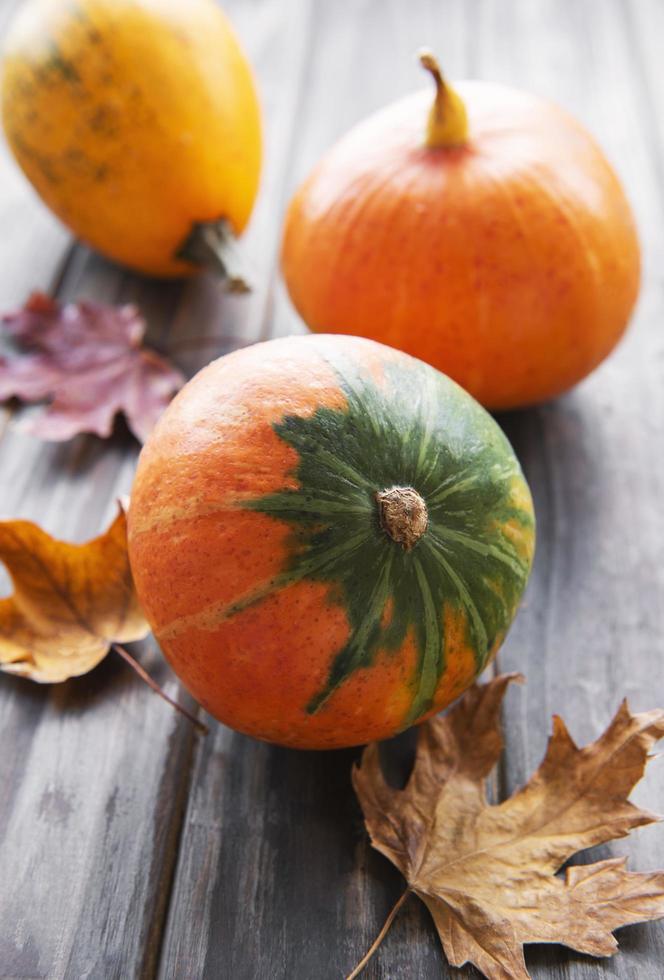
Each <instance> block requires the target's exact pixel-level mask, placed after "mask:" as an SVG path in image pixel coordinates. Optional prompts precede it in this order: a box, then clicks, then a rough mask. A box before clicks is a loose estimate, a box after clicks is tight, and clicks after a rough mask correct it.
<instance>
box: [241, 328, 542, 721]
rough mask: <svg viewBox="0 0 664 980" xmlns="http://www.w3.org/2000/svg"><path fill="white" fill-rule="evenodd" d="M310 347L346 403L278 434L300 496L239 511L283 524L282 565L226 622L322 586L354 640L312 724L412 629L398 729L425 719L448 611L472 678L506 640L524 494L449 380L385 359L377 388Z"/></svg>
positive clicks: (488, 422)
mask: <svg viewBox="0 0 664 980" xmlns="http://www.w3.org/2000/svg"><path fill="white" fill-rule="evenodd" d="M330 341H331V342H330ZM315 343H316V348H317V350H318V351H319V353H321V354H322V356H323V357H324V358H325V360H326V361H327V362H328V363H329V364H330V365H331V366H332V367H333V369H334V371H335V372H336V374H337V376H338V378H339V384H340V387H341V388H342V390H343V391H344V393H345V396H346V399H347V403H346V406H345V407H344V408H342V409H337V408H326V407H324V408H319V409H318V410H317V411H316V412H315V413H314V414H313V415H310V416H308V417H299V416H296V415H289V416H286V417H284V418H283V419H282V420H281V421H280V422H278V423H277V424H276V425H275V430H276V432H277V434H278V436H279V437H280V438H281V439H283V440H284V441H285V442H286V443H288V445H289V446H291V447H292V448H293V449H294V450H296V452H297V453H298V457H299V461H298V464H297V468H296V472H295V475H296V477H297V481H298V483H299V488H298V489H297V490H290V489H287V490H284V491H283V492H280V493H273V494H269V495H266V496H262V497H260V498H257V499H254V500H252V501H250V502H248V503H245V504H244V505H243V506H245V507H249V508H251V509H253V510H256V511H260V512H262V513H264V514H269V515H271V516H272V517H274V518H275V519H276V520H279V521H285V522H286V523H288V524H289V525H290V526H291V528H292V536H291V540H290V546H291V551H290V556H289V560H288V562H287V565H286V567H285V568H284V569H283V571H282V573H281V574H280V575H279V576H278V577H277V578H276V579H274V580H272V581H271V582H270V583H269V584H268V585H267V586H266V587H264V588H262V589H260V590H259V591H258V592H256V593H254V594H253V595H252V596H250V597H249V598H247V599H245V600H243V601H242V602H241V603H239V604H238V605H237V606H235V607H234V608H233V609H232V610H230V611H229V612H230V614H231V615H232V614H234V613H235V612H239V611H240V609H244V608H246V607H247V606H248V605H250V604H252V603H253V602H256V601H259V600H260V599H262V598H264V597H265V596H266V595H268V594H270V593H272V592H274V591H276V590H277V589H281V588H284V587H286V586H288V585H291V584H293V583H295V582H298V581H300V580H302V579H311V580H314V581H317V582H324V583H328V584H329V586H330V593H329V596H330V601H332V602H336V603H340V604H341V605H342V606H343V608H344V610H345V613H346V616H347V618H348V622H349V625H350V636H349V639H348V641H347V642H346V644H345V645H344V646H343V647H342V648H341V649H339V650H338V651H337V653H336V656H335V658H334V660H333V662H332V665H331V668H330V671H329V675H328V678H327V681H326V683H325V685H324V687H323V688H322V689H321V690H320V691H318V693H317V694H316V695H315V697H314V698H313V699H312V700H311V701H310V703H309V704H308V705H307V711H308V712H310V713H314V712H317V711H320V710H322V709H323V708H324V705H325V703H326V701H327V700H328V698H329V697H330V696H331V695H332V694H333V692H334V691H335V690H336V689H337V688H338V687H339V686H340V685H342V684H343V683H344V681H345V680H346V679H347V678H348V677H349V676H350V675H351V674H352V673H353V672H354V671H356V670H358V669H359V668H363V667H368V666H370V665H371V664H372V662H373V661H374V659H375V657H376V655H377V653H378V651H379V650H388V651H389V650H397V649H398V648H399V647H400V646H401V645H402V644H403V642H404V640H405V638H406V635H407V633H408V631H409V630H412V635H413V637H414V641H415V645H416V649H417V658H418V660H417V667H416V670H415V672H414V676H413V677H412V680H411V684H412V701H411V708H410V711H409V714H408V717H407V718H406V719H405V720H404V727H406V726H407V725H410V724H413V723H414V722H415V721H417V720H418V719H419V718H421V717H422V716H423V715H425V714H426V713H427V712H428V711H430V710H431V708H432V705H433V703H434V695H435V692H436V688H437V686H438V683H439V681H440V679H441V677H442V675H443V674H444V672H445V669H446V663H447V661H446V643H445V630H444V615H445V610H446V608H450V609H451V610H452V611H455V612H461V613H462V614H463V617H464V620H465V629H466V634H467V635H466V640H467V643H468V645H469V646H470V647H471V648H472V650H473V651H474V655H475V661H476V667H477V672H478V673H479V672H480V671H481V670H482V669H483V667H484V666H485V665H486V663H487V662H488V659H489V656H490V654H491V652H492V650H493V648H494V646H495V645H496V644H497V643H499V642H500V640H501V639H502V637H503V636H504V634H505V632H506V631H507V629H508V627H509V625H510V623H511V621H512V618H513V616H514V613H515V611H516V607H517V605H518V602H519V599H520V597H521V594H522V592H523V589H524V587H525V585H526V582H527V579H528V575H529V571H530V566H531V561H532V550H533V541H534V517H533V510H532V502H531V498H530V492H529V490H528V486H527V484H526V482H525V479H524V477H523V474H522V472H521V468H520V466H519V463H518V461H517V459H516V456H515V455H514V452H513V450H512V448H511V446H510V444H509V442H508V441H507V439H506V437H505V436H504V434H503V432H502V431H501V429H500V428H499V426H498V425H497V424H496V422H495V421H494V420H493V419H492V418H491V416H490V415H489V414H488V413H487V412H486V411H485V410H484V409H483V408H482V407H481V406H480V405H479V404H478V403H477V402H476V401H475V400H474V399H472V398H471V397H470V395H468V394H467V393H466V392H465V391H463V389H461V388H460V387H459V386H458V385H456V384H455V383H454V382H453V381H451V380H450V379H449V378H447V377H446V376H445V375H443V374H441V373H439V372H438V371H436V370H434V369H433V368H431V367H429V366H427V365H425V364H423V363H422V362H420V361H417V360H415V359H413V358H410V357H407V356H405V355H401V356H399V357H398V359H389V358H386V360H385V362H384V379H383V382H382V383H379V382H377V381H376V380H374V379H373V378H371V377H367V376H362V375H361V374H360V373H359V371H358V367H357V365H356V363H355V362H354V361H351V360H350V359H345V358H343V357H340V355H339V345H338V340H336V342H335V341H333V340H332V338H330V339H329V341H328V338H325V337H318V338H316V341H315ZM388 602H389V603H390V607H391V614H390V616H389V617H385V616H384V612H385V610H386V607H387V605H388Z"/></svg>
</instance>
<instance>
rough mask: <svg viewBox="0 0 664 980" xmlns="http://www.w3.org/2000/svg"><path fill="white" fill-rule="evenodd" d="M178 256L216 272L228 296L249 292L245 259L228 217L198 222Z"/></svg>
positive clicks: (193, 226) (177, 253) (176, 255)
mask: <svg viewBox="0 0 664 980" xmlns="http://www.w3.org/2000/svg"><path fill="white" fill-rule="evenodd" d="M175 257H176V258H177V259H184V260H185V262H191V263H192V264H193V265H198V266H203V267H205V268H208V269H211V270H212V271H214V272H216V273H217V275H219V276H221V278H222V279H223V280H224V282H225V284H226V289H227V290H228V292H229V293H248V292H250V286H249V285H248V284H247V280H246V278H245V270H244V266H245V263H244V259H243V256H242V253H241V251H240V249H239V248H238V244H237V238H236V237H235V232H234V231H233V229H232V227H231V225H230V222H228V221H227V220H226V218H219V219H218V220H217V221H196V222H195V223H194V224H193V225H192V228H191V231H190V233H189V234H188V235H187V238H186V239H185V241H184V242H183V243H182V245H181V246H180V247H179V248H178V250H177V252H176V253H175Z"/></svg>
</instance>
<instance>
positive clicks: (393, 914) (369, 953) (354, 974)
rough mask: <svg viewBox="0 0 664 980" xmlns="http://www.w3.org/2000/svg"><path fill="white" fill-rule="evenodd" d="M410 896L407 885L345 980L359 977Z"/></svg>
mask: <svg viewBox="0 0 664 980" xmlns="http://www.w3.org/2000/svg"><path fill="white" fill-rule="evenodd" d="M410 894H411V888H410V885H409V886H408V888H406V890H405V892H403V893H402V894H401V895H400V896H399V898H398V899H397V900H396V902H395V903H394V905H393V906H392V911H391V912H390V914H389V915H388V917H387V918H386V919H385V923H384V925H383V928H382V929H381V930H380V932H379V933H378V935H377V936H376V938H375V939H374V941H373V942H372V944H371V946H370V947H369V949H368V950H367V952H366V953H365V954H364V956H363V957H362V959H361V960H360V962H359V963H358V964H357V966H356V967H355V969H354V970H353V972H352V973H349V974H348V976H347V977H346V980H355V977H359V975H360V973H361V972H362V970H363V969H364V968H365V966H366V965H367V963H368V962H369V960H370V959H371V957H372V956H373V955H374V953H375V952H376V950H377V949H378V947H379V946H380V944H381V943H382V941H383V939H385V936H386V935H387V933H388V932H389V929H390V926H391V925H392V923H393V922H394V920H395V918H396V915H397V913H398V911H399V909H400V908H401V906H402V905H403V903H404V902H405V901H406V899H407V898H408V896H409V895H410Z"/></svg>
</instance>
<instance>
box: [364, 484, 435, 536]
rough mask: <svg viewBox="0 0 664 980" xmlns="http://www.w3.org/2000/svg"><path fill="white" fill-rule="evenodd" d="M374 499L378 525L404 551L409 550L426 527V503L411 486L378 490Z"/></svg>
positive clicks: (427, 516)
mask: <svg viewBox="0 0 664 980" xmlns="http://www.w3.org/2000/svg"><path fill="white" fill-rule="evenodd" d="M376 500H377V501H378V516H379V517H380V526H381V527H382V528H383V530H384V531H385V533H386V534H387V535H389V537H391V538H392V540H393V541H396V543H397V544H400V545H402V546H403V549H404V551H410V549H411V548H412V547H413V546H414V545H416V544H417V542H418V541H419V540H420V538H421V537H422V535H423V534H424V532H425V531H426V529H427V525H428V523H429V514H428V511H427V505H426V504H425V503H424V501H423V500H422V498H421V497H420V495H419V493H418V492H417V490H413V488H412V487H392V488H391V489H390V490H380V491H379V492H378V493H377V494H376Z"/></svg>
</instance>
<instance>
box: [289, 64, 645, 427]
mask: <svg viewBox="0 0 664 980" xmlns="http://www.w3.org/2000/svg"><path fill="white" fill-rule="evenodd" d="M422 61H423V64H424V65H425V67H427V68H428V69H429V70H430V71H432V73H433V75H434V78H435V81H436V99H435V102H434V106H433V109H432V110H431V112H430V115H429V121H428V125H425V120H426V118H427V111H428V97H427V94H426V92H420V93H418V94H415V95H413V96H411V97H409V98H406V99H404V100H402V101H400V102H397V103H395V104H393V105H390V106H388V107H387V108H385V109H384V110H382V111H381V112H379V113H377V114H376V115H374V116H372V117H371V118H370V119H367V120H366V121H364V122H362V123H360V124H359V125H358V126H357V127H356V128H355V129H353V130H352V131H351V132H350V133H348V134H347V135H346V136H345V137H344V138H342V139H341V141H340V142H339V143H337V145H336V146H334V147H333V148H332V149H331V150H330V151H329V152H328V154H327V155H326V156H325V157H324V158H323V159H322V160H321V162H320V163H319V164H318V166H317V167H316V169H315V170H314V171H313V173H312V174H311V176H310V177H309V178H308V179H307V180H306V181H305V183H304V184H303V185H302V187H301V188H300V189H299V190H298V191H297V193H296V194H295V196H294V198H293V200H292V202H291V204H290V207H289V210H288V215H287V218H286V223H285V230H284V237H283V248H282V268H283V274H284V277H285V280H286V284H287V286H288V290H289V292H290V295H291V298H292V300H293V303H294V304H295V306H296V308H297V310H298V311H299V313H300V314H301V316H302V317H303V319H304V320H305V321H306V323H307V324H308V325H309V326H310V327H311V329H312V330H314V331H325V332H333V333H356V334H360V335H362V336H365V337H371V338H373V339H375V340H379V341H382V342H384V343H386V344H390V345H392V346H394V347H399V348H401V349H402V350H404V351H407V352H408V353H410V354H414V355H415V356H417V357H421V358H423V359H424V360H426V361H428V362H429V363H430V364H432V365H434V366H435V367H437V368H439V369H440V370H442V371H445V372H446V373H447V374H449V375H450V376H451V377H452V378H454V379H455V380H456V381H458V382H459V383H460V384H461V385H463V387H464V388H466V389H467V390H468V391H469V392H471V394H473V395H474V396H475V397H476V398H478V399H479V400H480V401H481V402H482V404H484V405H485V406H487V407H489V408H492V409H503V408H511V407H515V406H520V405H524V404H529V403H534V402H539V401H542V400H544V399H547V398H550V397H552V396H555V395H557V394H559V393H560V392H562V391H564V390H565V389H567V388H569V387H570V386H572V385H573V384H575V383H576V382H577V381H579V380H580V379H581V378H583V377H584V376H585V375H586V374H588V373H589V372H590V371H591V370H592V369H593V368H595V367H596V366H597V365H598V364H599V363H600V361H602V359H603V358H605V357H606V356H607V354H608V353H609V352H610V351H611V349H612V348H613V347H614V345H615V344H616V343H617V341H618V339H619V338H620V336H621V335H622V333H623V331H624V329H625V327H626V324H627V322H628V319H629V316H630V313H631V310H632V307H633V305H634V302H635V300H636V296H637V292H638V285H639V246H638V240H637V236H636V232H635V228H634V223H633V219H632V215H631V213H630V208H629V205H628V203H627V201H626V199H625V196H624V194H623V191H622V189H621V186H620V184H619V182H618V179H617V178H616V175H615V174H614V172H613V170H612V169H611V167H610V166H609V164H608V162H607V161H606V159H605V157H604V156H603V154H602V152H601V150H600V149H599V147H598V146H597V145H596V143H595V142H594V141H593V139H592V138H591V137H590V135H589V134H588V133H587V132H586V130H585V129H584V128H583V127H582V126H581V125H580V124H579V123H578V122H577V121H575V120H574V119H573V118H572V117H570V116H569V115H568V114H567V113H566V112H564V111H563V110H562V109H560V108H559V107H557V106H556V105H553V104H551V103H549V102H546V101H543V100H542V99H540V98H537V97H535V96H534V95H529V94H527V93H525V92H521V91H516V90H513V89H509V88H504V87H502V86H499V85H491V84H486V83H484V82H476V81H475V82H463V83H459V85H458V86H456V91H455V90H454V89H452V88H451V86H449V85H448V84H447V83H445V82H444V81H443V80H442V78H441V76H440V73H439V71H438V67H437V65H436V63H435V61H434V59H433V58H432V56H431V55H429V54H426V53H425V54H424V55H423V56H422Z"/></svg>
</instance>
